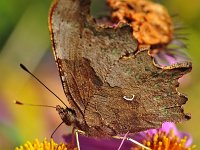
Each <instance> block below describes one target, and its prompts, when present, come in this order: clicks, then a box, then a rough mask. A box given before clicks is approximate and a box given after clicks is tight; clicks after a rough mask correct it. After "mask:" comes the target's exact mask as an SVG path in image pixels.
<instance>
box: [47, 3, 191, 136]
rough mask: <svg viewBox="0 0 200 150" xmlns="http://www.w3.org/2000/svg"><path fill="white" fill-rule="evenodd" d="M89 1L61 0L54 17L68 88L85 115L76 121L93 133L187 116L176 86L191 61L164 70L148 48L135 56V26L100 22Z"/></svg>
mask: <svg viewBox="0 0 200 150" xmlns="http://www.w3.org/2000/svg"><path fill="white" fill-rule="evenodd" d="M88 2H89V1H87V0H85V1H83V0H58V1H56V2H55V3H54V4H53V6H52V9H51V11H50V12H51V13H50V19H49V21H50V22H49V24H50V32H51V36H52V41H53V47H54V53H55V58H56V62H57V64H58V68H59V71H60V75H61V79H62V83H63V87H64V91H65V94H66V96H67V99H68V101H69V103H70V104H71V106H72V109H74V110H75V111H76V114H77V120H82V124H81V123H79V124H77V126H78V127H79V128H82V126H87V127H88V128H85V131H86V133H87V134H88V135H92V136H107V135H108V136H110V135H115V134H122V133H126V132H127V131H130V132H132V133H134V132H138V131H141V130H146V129H148V128H157V127H159V126H160V125H161V123H162V122H164V121H173V122H178V121H183V120H184V119H187V118H188V116H187V115H185V114H184V113H183V110H182V108H181V107H182V105H183V104H185V102H186V100H187V98H186V97H185V96H183V95H180V94H179V93H178V92H177V90H176V87H177V86H178V78H180V77H181V76H182V75H183V74H185V73H187V72H189V71H190V70H191V63H190V62H186V63H185V64H184V65H183V64H176V65H175V66H173V67H172V68H171V69H168V70H163V69H160V68H158V67H156V66H154V65H153V61H152V58H151V57H150V56H149V55H148V54H147V51H142V52H140V53H138V54H137V55H136V56H134V55H133V54H134V53H135V51H136V50H137V41H136V40H135V39H133V37H132V35H131V31H130V30H131V29H130V28H129V27H128V26H123V27H121V28H116V29H113V28H111V27H110V28H109V27H107V28H105V27H98V26H96V24H95V23H94V22H93V21H92V18H91V17H90V16H89V14H88V10H89V3H88ZM126 56H129V57H126ZM124 96H125V97H132V96H134V98H133V100H131V101H129V100H126V98H124ZM83 122H84V123H83Z"/></svg>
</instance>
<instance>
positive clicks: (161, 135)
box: [133, 130, 196, 150]
mask: <svg viewBox="0 0 200 150" xmlns="http://www.w3.org/2000/svg"><path fill="white" fill-rule="evenodd" d="M147 139H148V142H147V141H146V140H144V141H143V144H144V145H145V146H147V147H149V148H151V149H152V150H192V149H195V148H196V146H195V145H193V146H191V147H186V146H185V145H186V142H187V140H188V137H186V136H185V137H184V138H182V139H179V137H178V136H176V135H175V134H174V131H173V130H170V132H169V133H168V134H166V132H164V131H158V132H157V133H156V134H154V135H150V134H147ZM133 150H143V149H142V148H141V147H134V148H133Z"/></svg>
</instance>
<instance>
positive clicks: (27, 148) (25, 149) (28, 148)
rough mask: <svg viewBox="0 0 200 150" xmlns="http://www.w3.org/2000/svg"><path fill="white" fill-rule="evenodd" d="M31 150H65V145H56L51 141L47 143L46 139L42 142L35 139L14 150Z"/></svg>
mask: <svg viewBox="0 0 200 150" xmlns="http://www.w3.org/2000/svg"><path fill="white" fill-rule="evenodd" d="M33 149H36V150H37V149H38V150H39V149H40V150H67V147H66V145H65V144H63V143H62V144H57V143H55V142H54V140H53V139H51V140H50V141H47V140H46V138H45V139H44V141H43V142H40V141H39V140H38V139H35V141H34V142H30V141H27V142H26V143H25V144H24V145H23V146H22V145H20V146H19V147H16V148H15V150H33Z"/></svg>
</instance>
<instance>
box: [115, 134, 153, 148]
mask: <svg viewBox="0 0 200 150" xmlns="http://www.w3.org/2000/svg"><path fill="white" fill-rule="evenodd" d="M126 136H127V133H126V134H125V136H123V137H121V136H113V138H115V139H122V142H121V144H120V147H119V148H118V150H119V149H120V148H121V145H122V144H123V142H124V140H128V141H130V142H132V143H134V144H137V145H139V146H141V147H142V148H144V149H146V150H151V148H149V147H146V146H145V145H143V144H141V143H139V142H138V141H136V140H133V139H131V138H129V137H126Z"/></svg>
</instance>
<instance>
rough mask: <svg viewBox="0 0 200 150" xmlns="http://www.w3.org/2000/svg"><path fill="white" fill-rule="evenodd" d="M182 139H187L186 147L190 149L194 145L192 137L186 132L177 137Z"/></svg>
mask: <svg viewBox="0 0 200 150" xmlns="http://www.w3.org/2000/svg"><path fill="white" fill-rule="evenodd" d="M177 136H178V137H179V138H180V139H182V138H184V137H187V142H186V143H185V147H189V146H191V145H192V136H191V135H190V134H189V133H186V132H179V133H178V135H177Z"/></svg>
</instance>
